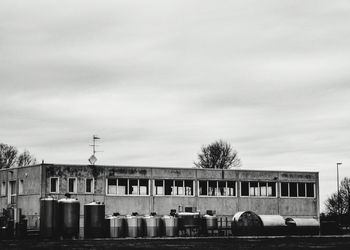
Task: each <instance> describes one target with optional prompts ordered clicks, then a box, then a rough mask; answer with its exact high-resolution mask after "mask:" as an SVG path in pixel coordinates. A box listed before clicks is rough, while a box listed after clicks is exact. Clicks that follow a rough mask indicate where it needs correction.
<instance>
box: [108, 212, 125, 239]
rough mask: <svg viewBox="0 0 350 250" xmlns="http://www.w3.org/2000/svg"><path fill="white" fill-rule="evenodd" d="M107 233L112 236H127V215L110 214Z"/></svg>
mask: <svg viewBox="0 0 350 250" xmlns="http://www.w3.org/2000/svg"><path fill="white" fill-rule="evenodd" d="M106 220H107V234H108V236H109V237H112V238H121V237H124V236H125V217H124V216H119V215H118V216H108V217H106Z"/></svg>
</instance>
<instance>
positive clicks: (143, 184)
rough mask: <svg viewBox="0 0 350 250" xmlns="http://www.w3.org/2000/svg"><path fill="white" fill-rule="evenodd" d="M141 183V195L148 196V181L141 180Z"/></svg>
mask: <svg viewBox="0 0 350 250" xmlns="http://www.w3.org/2000/svg"><path fill="white" fill-rule="evenodd" d="M139 182H140V183H139V186H140V190H139V195H148V180H143V179H140V180H139Z"/></svg>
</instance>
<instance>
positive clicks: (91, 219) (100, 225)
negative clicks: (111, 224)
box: [84, 201, 105, 238]
mask: <svg viewBox="0 0 350 250" xmlns="http://www.w3.org/2000/svg"><path fill="white" fill-rule="evenodd" d="M104 218H105V205H104V204H103V203H102V204H101V203H100V202H95V201H93V202H91V203H88V204H85V205H84V238H103V237H104V236H105V233H104V223H105V221H104Z"/></svg>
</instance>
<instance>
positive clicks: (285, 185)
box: [281, 182, 288, 197]
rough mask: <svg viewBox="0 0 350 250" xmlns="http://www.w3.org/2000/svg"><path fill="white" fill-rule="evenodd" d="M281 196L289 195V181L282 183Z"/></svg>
mask: <svg viewBox="0 0 350 250" xmlns="http://www.w3.org/2000/svg"><path fill="white" fill-rule="evenodd" d="M281 196H285V197H286V196H288V183H287V182H282V183H281Z"/></svg>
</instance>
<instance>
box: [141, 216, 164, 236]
mask: <svg viewBox="0 0 350 250" xmlns="http://www.w3.org/2000/svg"><path fill="white" fill-rule="evenodd" d="M142 220H143V225H144V236H147V237H157V236H159V229H160V218H159V217H158V216H156V215H146V216H144V217H143V218H142Z"/></svg>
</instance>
